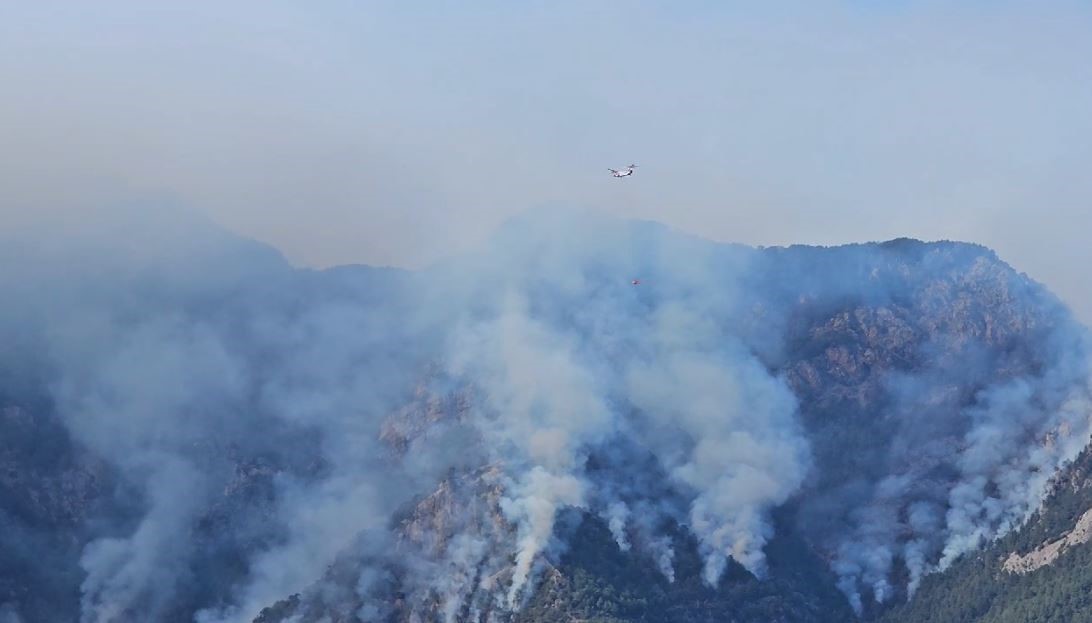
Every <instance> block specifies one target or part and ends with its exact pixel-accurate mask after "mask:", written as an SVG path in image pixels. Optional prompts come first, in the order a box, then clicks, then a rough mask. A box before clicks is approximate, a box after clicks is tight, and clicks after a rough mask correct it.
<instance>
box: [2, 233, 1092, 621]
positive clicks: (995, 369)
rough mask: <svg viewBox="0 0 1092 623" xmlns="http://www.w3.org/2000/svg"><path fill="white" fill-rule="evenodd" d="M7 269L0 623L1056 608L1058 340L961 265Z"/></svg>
mask: <svg viewBox="0 0 1092 623" xmlns="http://www.w3.org/2000/svg"><path fill="white" fill-rule="evenodd" d="M181 226H184V228H185V230H186V233H187V235H186V236H178V235H177V233H178V230H179V227H181ZM118 231H122V232H123V233H126V234H128V233H131V232H132V231H140V232H142V233H144V234H146V235H145V236H143V237H142V238H140V239H139V240H135V239H129V238H126V239H125V241H124V242H125V243H124V244H118V243H117V241H115V240H114V236H116V235H118V233H117V232H118ZM18 245H19V243H18V241H16V242H10V241H9V242H8V243H7V244H6V245H4V246H3V247H2V248H4V249H5V250H6V252H7V253H8V256H7V257H6V259H8V260H9V262H8V263H7V264H6V265H7V266H9V267H11V270H8V271H5V273H4V274H3V279H2V280H0V288H3V289H4V291H5V292H6V294H7V297H6V299H5V300H6V301H7V302H6V304H5V306H4V310H3V314H2V315H0V335H2V336H3V338H4V339H5V343H6V344H9V345H10V347H9V348H8V349H7V350H6V351H5V352H4V353H2V354H0V426H2V430H3V431H4V434H3V435H2V436H0V522H2V528H3V529H2V530H0V607H2V608H3V610H0V613H2V615H0V616H10V617H18V618H15V620H26V621H70V620H74V619H79V620H82V621H87V622H106V621H145V620H157V621H192V620H196V621H200V622H201V623H212V622H218V621H254V620H257V621H262V622H263V623H270V622H273V621H299V622H307V621H323V620H331V621H398V622H401V621H407V622H408V621H453V622H454V621H459V622H462V621H520V622H528V623H530V622H539V621H542V622H545V621H647V622H652V621H679V622H688V621H708V622H713V621H739V622H741V623H742V622H750V621H756V622H757V621H786V622H787V621H815V622H822V621H831V622H838V621H852V620H857V619H864V620H883V621H891V622H895V621H897V622H900V623H902V622H909V621H919V620H920V621H931V620H936V621H941V620H943V621H958V620H965V621H978V620H984V621H985V620H990V621H992V620H997V621H1015V620H1052V619H1049V618H1044V619H1038V618H1031V619H1021V618H1018V617H1019V616H1023V614H1021V613H1027V612H1042V611H1043V610H1037V609H1036V610H1032V608H1041V607H1045V606H1044V604H1047V603H1048V602H1047V601H1044V599H1043V597H1042V596H1043V595H1044V593H1046V592H1050V591H1060V592H1059V594H1063V593H1064V594H1071V595H1073V598H1072V599H1068V598H1067V599H1064V600H1063V599H1053V598H1051V599H1050V600H1049V605H1050V606H1051V607H1055V608H1062V609H1064V610H1057V611H1056V614H1055V615H1054V616H1061V613H1063V612H1064V613H1065V614H1066V615H1069V614H1071V613H1072V612H1078V610H1077V608H1080V607H1083V606H1081V605H1080V603H1078V602H1079V598H1078V595H1079V591H1076V590H1075V589H1074V590H1072V591H1070V592H1069V593H1065V591H1068V590H1070V589H1069V588H1064V590H1063V585H1064V586H1065V587H1069V586H1071V585H1075V583H1077V582H1079V581H1080V578H1081V575H1080V573H1079V568H1080V567H1079V565H1078V563H1079V562H1080V561H1081V560H1083V558H1081V557H1082V556H1084V555H1085V554H1083V553H1082V552H1085V551H1086V547H1085V546H1084V545H1082V544H1080V543H1078V542H1077V541H1078V540H1079V539H1078V538H1077V536H1072V537H1071V536H1070V534H1073V533H1072V532H1067V531H1072V530H1074V529H1075V528H1079V527H1080V525H1079V524H1080V520H1081V517H1082V513H1084V511H1086V510H1087V509H1088V505H1087V504H1086V502H1087V500H1086V499H1085V497H1084V496H1086V495H1087V493H1086V489H1087V487H1085V485H1084V483H1085V480H1086V477H1085V475H1084V474H1086V473H1087V465H1086V463H1087V461H1088V460H1089V459H1088V458H1087V454H1084V455H1080V458H1079V459H1078V455H1079V454H1080V452H1081V450H1082V449H1083V448H1084V447H1085V446H1086V445H1087V442H1088V437H1089V414H1090V409H1089V407H1088V405H1089V402H1088V384H1087V379H1088V367H1087V354H1086V347H1085V333H1084V330H1083V328H1081V327H1080V326H1079V325H1078V324H1077V323H1076V322H1075V321H1074V320H1073V319H1072V318H1071V317H1070V315H1069V313H1068V312H1067V311H1066V309H1065V308H1064V307H1063V306H1062V305H1061V304H1060V303H1058V301H1057V300H1056V299H1055V298H1054V297H1053V296H1051V295H1050V294H1049V293H1048V292H1046V291H1045V290H1044V289H1043V288H1042V287H1040V286H1039V285H1038V284H1036V283H1034V282H1033V281H1031V280H1029V279H1028V278H1027V277H1025V276H1023V275H1021V274H1019V273H1017V272H1016V271H1014V270H1013V269H1012V268H1010V267H1009V266H1008V265H1007V264H1005V263H1004V262H1002V261H1001V260H1000V259H998V258H997V257H996V255H994V254H993V253H992V252H991V251H989V250H988V249H986V248H984V247H981V246H977V245H971V244H963V243H952V242H937V243H923V242H919V241H914V240H907V239H900V240H895V241H890V242H886V243H875V244H860V245H848V246H842V247H832V248H819V247H803V246H794V247H786V248H763V249H753V248H748V247H742V246H737V245H720V244H714V243H711V242H708V241H704V240H700V239H697V238H693V237H689V236H684V235H681V234H679V233H677V232H673V231H670V230H667V229H666V228H663V227H660V226H658V225H655V224H651V223H640V222H624V221H616V220H613V219H609V218H605V217H601V216H596V215H589V214H560V215H559V214H548V215H543V214H539V215H532V216H528V217H525V218H522V219H517V220H515V221H513V222H511V223H509V224H508V225H506V226H505V227H504V228H503V229H502V230H501V231H500V232H499V233H498V234H497V236H496V237H495V238H494V239H492V240H491V241H490V242H489V243H487V244H486V245H484V246H483V248H482V249H480V250H479V251H477V252H475V253H472V254H467V255H464V256H461V257H457V258H454V259H452V260H451V261H449V262H445V263H444V264H442V265H440V266H436V267H433V268H430V269H427V270H423V271H417V272H407V271H398V270H390V269H374V268H368V267H342V268H338V269H333V270H327V271H308V270H300V269H294V268H291V267H290V266H288V265H287V264H286V263H284V262H283V261H282V260H280V258H279V257H278V256H277V255H276V254H275V253H273V252H271V251H270V250H268V249H266V248H263V247H261V246H260V245H254V244H253V243H248V242H245V241H238V240H235V239H233V238H231V237H230V236H227V235H225V234H223V233H222V232H218V231H217V230H215V228H212V227H211V226H208V225H206V224H201V223H190V222H186V223H183V224H182V225H175V226H172V227H170V228H161V229H159V230H156V231H152V232H150V233H149V232H148V231H147V230H146V229H141V228H140V227H137V228H136V229H135V230H134V229H128V230H109V231H105V230H104V232H103V233H102V237H101V238H93V239H82V240H79V241H76V243H73V244H64V245H52V246H49V245H34V246H28V245H25V244H24V245H23V246H21V247H20V246H18ZM633 280H639V283H638V284H634V283H633ZM1049 492H1053V493H1050V497H1049V499H1048V502H1047V505H1046V506H1045V507H1044V509H1043V510H1042V511H1041V512H1040V513H1039V514H1037V515H1034V516H1032V519H1031V520H1030V522H1029V523H1028V524H1027V525H1026V526H1025V527H1023V528H1021V529H1019V530H1016V531H1012V529H1013V528H1014V527H1018V526H1020V525H1022V524H1023V522H1024V521H1025V519H1027V518H1028V517H1029V516H1031V515H1032V514H1033V513H1034V512H1035V511H1036V509H1038V508H1039V507H1040V503H1041V501H1042V500H1043V497H1044V495H1047V494H1048V493H1049ZM1076 534H1077V535H1078V536H1079V534H1080V532H1079V530H1078V532H1077V533H1076ZM997 538H1000V540H999V541H997V542H996V543H993V544H991V542H993V540H994V539H997ZM1058 539H1063V540H1064V539H1070V540H1069V541H1066V543H1067V544H1066V546H1065V547H1062V546H1057V547H1054V549H1053V550H1050V551H1055V550H1057V551H1059V552H1060V555H1059V556H1058V557H1057V559H1056V560H1054V561H1053V562H1051V563H1050V564H1048V565H1044V566H1041V567H1039V568H1037V569H1035V570H1032V571H1028V572H1025V573H1016V572H1013V573H1010V572H1006V571H1004V570H1003V569H1002V568H1001V565H1002V564H1003V563H1004V561H1005V560H1009V556H1010V554H1012V553H1013V552H1015V553H1016V554H1017V556H1018V558H1013V559H1012V560H1013V562H1011V563H1010V567H1013V568H1016V567H1020V568H1021V569H1026V568H1028V567H1029V566H1031V565H1035V564H1038V562H1037V561H1039V560H1041V559H1042V557H1043V556H1042V555H1040V554H1042V552H1040V553H1039V554H1036V555H1035V556H1033V557H1032V558H1024V557H1023V556H1025V555H1028V554H1032V553H1035V552H1037V551H1038V549H1037V548H1040V547H1042V546H1044V544H1045V545H1050V544H1051V543H1052V542H1054V541H1057V540H1058ZM1044 551H1046V550H1044ZM1046 555H1048V556H1049V552H1048V554H1046ZM1028 561H1031V562H1028ZM945 569H946V570H945ZM941 570H945V571H943V572H940V571H941ZM1050 578H1055V579H1056V580H1055V579H1050ZM1052 582H1053V583H1052ZM1048 585H1049V586H1050V588H1049V589H1048V588H1045V587H1047V586H1048ZM910 594H913V598H911V599H910V601H909V602H908V603H905V602H906V600H907V598H908V596H909V595H910ZM971 596H973V599H972V598H971ZM904 603H905V605H904ZM976 604H977V605H976ZM1036 604H1039V605H1036ZM984 605H985V606H988V607H987V608H986V610H982V609H981V608H982V607H983V606H984ZM987 612H988V616H991V617H995V618H976V617H981V616H984V615H985V613H987ZM1013 616H1016V617H1017V618H1012V617H1013ZM930 617H932V618H930ZM952 617H956V618H952ZM960 617H961V618H960ZM998 617H1000V618H998ZM1004 617H1008V618H1004ZM1056 620H1079V619H1073V618H1069V619H1066V618H1064V617H1063V618H1057V619H1056Z"/></svg>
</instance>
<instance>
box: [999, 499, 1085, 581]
mask: <svg viewBox="0 0 1092 623" xmlns="http://www.w3.org/2000/svg"><path fill="white" fill-rule="evenodd" d="M1089 539H1092V509H1089V510H1087V511H1085V513H1084V514H1083V515H1081V517H1080V519H1078V520H1077V524H1076V525H1075V526H1073V529H1072V530H1069V531H1067V532H1066V533H1065V534H1063V535H1062V537H1061V538H1059V539H1057V540H1054V541H1051V542H1050V543H1046V544H1044V545H1042V546H1040V547H1038V548H1036V549H1034V550H1032V551H1030V552H1028V553H1026V554H1018V553H1016V552H1013V553H1011V554H1009V556H1008V558H1006V559H1005V562H1004V563H1002V564H1001V568H1002V569H1003V570H1004V571H1007V572H1009V573H1031V572H1032V571H1035V570H1036V569H1039V568H1040V567H1045V566H1046V565H1049V564H1051V563H1053V562H1054V561H1055V560H1057V559H1058V556H1060V555H1061V554H1062V553H1064V552H1065V550H1066V549H1067V548H1070V547H1073V546H1076V545H1083V544H1085V543H1087V542H1088V541H1089Z"/></svg>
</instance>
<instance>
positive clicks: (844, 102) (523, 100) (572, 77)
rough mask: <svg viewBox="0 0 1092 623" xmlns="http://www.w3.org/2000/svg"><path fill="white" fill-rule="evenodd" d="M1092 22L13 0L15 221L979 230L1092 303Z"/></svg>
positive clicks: (10, 69) (11, 180) (3, 179)
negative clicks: (127, 212) (167, 210)
mask: <svg viewBox="0 0 1092 623" xmlns="http://www.w3.org/2000/svg"><path fill="white" fill-rule="evenodd" d="M1089 33H1092V4H1090V3H1079V2H1040V3H1032V2H963V3H956V2H911V1H900V2H864V1H852V2H849V1H843V2H835V1H825V0H820V1H817V2H763V3H757V2H756V3H733V2H698V1H689V2H671V3H667V2H662V3H650V2H634V1H632V0H631V1H629V2H614V1H602V2H576V1H568V0H562V1H558V2H519V3H514V2H421V3H396V2H348V1H344V2H314V3H306V4H305V3H288V2H234V3H230V4H226V3H195V2H171V1H164V2H156V3H148V2H137V1H135V0H130V1H115V2H110V1H106V2H96V3H75V2H36V3H27V2H14V1H2V0H0V81H2V82H0V83H2V84H4V85H5V86H4V97H3V98H0V142H2V144H3V145H4V149H3V150H0V210H3V211H4V213H5V214H4V215H5V216H10V218H5V219H4V220H5V221H8V222H11V223H14V222H19V221H21V220H26V219H33V218H34V217H35V215H41V214H43V213H51V212H55V213H65V214H78V215H90V214H92V212H91V210H93V208H94V207H95V206H99V205H106V204H109V203H111V202H118V201H127V200H131V199H132V198H134V197H158V198H163V199H165V200H169V201H172V202H176V203H180V204H183V205H188V206H191V207H194V208H196V209H199V210H202V211H204V212H206V213H208V214H210V215H211V216H212V217H213V218H214V219H216V220H217V221H218V222H220V223H222V224H224V225H225V226H227V227H229V228H231V229H234V230H236V231H239V232H242V233H244V234H246V235H250V236H253V237H255V238H258V239H260V240H264V241H267V242H270V243H272V244H274V245H275V246H277V247H278V248H280V249H282V250H283V251H284V252H285V253H286V254H287V255H288V257H289V258H290V259H291V260H292V261H294V262H296V263H299V264H309V265H329V264H336V263H345V262H369V263H380V264H396V265H405V266H421V265H423V264H427V263H429V262H432V261H436V260H438V259H440V258H442V257H444V256H446V255H449V254H451V253H455V252H457V251H458V250H459V249H462V248H465V247H467V246H470V245H473V244H475V243H476V242H477V241H479V240H481V239H482V238H483V237H484V236H487V235H488V234H489V232H490V231H492V230H493V228H495V227H496V225H497V223H499V222H500V221H502V220H503V219H505V218H507V217H508V216H510V215H512V214H515V213H518V212H520V211H523V210H526V209H530V208H535V207H540V206H543V205H551V204H556V203H564V204H570V205H576V206H590V207H598V208H602V209H604V210H608V211H610V212H613V213H616V214H620V215H624V216H633V217H639V218H651V219H655V220H659V221H662V222H665V223H668V224H670V225H673V226H675V227H678V228H680V229H683V230H687V231H691V232H695V233H698V234H701V235H704V236H707V237H711V238H714V239H718V240H726V241H738V242H744V243H750V244H766V245H769V244H789V243H795V242H801V243H816V244H835V243H840V242H850V241H860V240H875V239H886V238H892V237H896V236H904V235H905V236H916V237H922V238H926V239H939V238H954V239H964V240H973V241H976V242H981V243H984V244H987V245H990V246H992V247H994V248H996V249H997V250H998V251H999V252H1000V253H1001V255H1002V257H1004V258H1005V259H1007V260H1009V261H1010V262H1011V263H1012V264H1014V265H1015V266H1016V267H1017V268H1018V269H1021V270H1024V271H1027V272H1028V273H1029V274H1031V275H1032V276H1033V277H1035V278H1037V279H1039V280H1041V281H1044V282H1046V283H1047V284H1048V285H1049V286H1051V287H1052V288H1053V289H1054V290H1055V291H1057V292H1058V293H1060V294H1061V295H1062V297H1063V298H1064V299H1065V300H1067V301H1068V302H1070V304H1071V305H1073V306H1074V307H1075V308H1076V309H1077V310H1078V311H1079V312H1080V313H1081V315H1082V317H1083V318H1085V319H1086V320H1092V292H1090V291H1089V289H1088V288H1087V287H1086V285H1085V280H1084V272H1085V268H1084V267H1085V266H1087V265H1088V264H1089V263H1092V246H1090V245H1088V244H1087V241H1086V236H1087V234H1086V232H1088V231H1092V210H1090V204H1092V176H1090V175H1089V173H1088V171H1089V163H1090V162H1092V115H1090V114H1089V113H1088V111H1089V110H1092V64H1090V63H1089V62H1088V61H1087V59H1089V58H1092V37H1089V36H1088V35H1089ZM631 161H632V162H637V163H639V164H640V165H642V166H641V168H640V169H639V172H638V175H636V176H635V177H634V178H633V179H630V180H625V181H624V182H619V181H617V180H612V179H610V178H608V177H605V173H606V171H605V169H606V167H610V166H615V167H616V166H620V165H624V164H627V163H629V162H631ZM82 217H83V216H81V218H82Z"/></svg>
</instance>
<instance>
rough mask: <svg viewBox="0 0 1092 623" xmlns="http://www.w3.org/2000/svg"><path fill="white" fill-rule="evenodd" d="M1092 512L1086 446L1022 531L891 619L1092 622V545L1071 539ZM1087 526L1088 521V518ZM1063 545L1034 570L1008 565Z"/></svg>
mask: <svg viewBox="0 0 1092 623" xmlns="http://www.w3.org/2000/svg"><path fill="white" fill-rule="evenodd" d="M1090 510H1092V451H1090V450H1085V451H1084V452H1083V453H1082V454H1081V456H1080V457H1079V458H1078V459H1077V460H1076V461H1075V462H1074V463H1073V464H1072V465H1070V466H1068V467H1067V468H1066V469H1064V470H1063V471H1062V472H1061V473H1060V474H1059V475H1058V477H1057V478H1056V480H1055V482H1054V483H1053V487H1052V492H1051V494H1050V496H1049V497H1048V498H1047V500H1046V502H1045V503H1044V505H1043V508H1042V509H1041V510H1040V511H1038V512H1036V513H1035V514H1034V515H1033V516H1032V517H1031V518H1030V519H1029V520H1028V522H1027V524H1026V525H1024V526H1022V527H1021V528H1020V529H1018V530H1015V531H1014V532H1012V533H1011V534H1009V535H1007V536H1005V537H1003V538H1001V539H999V540H998V541H996V542H994V543H991V544H990V545H988V546H987V547H985V548H983V549H982V550H981V551H979V552H975V553H971V554H967V555H966V556H964V557H963V558H962V559H960V560H959V561H957V562H956V563H955V564H953V565H952V567H951V568H949V569H948V570H946V571H945V572H943V573H939V574H936V575H932V576H929V577H927V578H926V579H925V581H924V582H923V583H922V585H921V589H920V590H919V591H918V592H917V593H916V594H915V595H914V597H913V599H911V600H910V601H909V603H907V604H905V605H900V606H897V607H895V608H894V609H892V610H891V611H890V612H889V613H887V614H886V615H885V616H884V617H882V618H881V621H883V622H885V623H941V622H945V623H947V622H960V623H1022V622H1030V621H1036V622H1039V621H1042V622H1044V623H1063V622H1066V623H1067V622H1070V621H1089V620H1092V597H1090V596H1092V545H1090V544H1089V543H1088V541H1087V534H1084V535H1083V538H1078V539H1071V540H1070V542H1069V543H1066V540H1067V537H1069V536H1070V535H1073V533H1074V531H1075V528H1077V527H1078V525H1079V524H1081V523H1082V522H1081V519H1082V518H1085V517H1087V513H1088V512H1089V511H1090ZM1084 523H1087V519H1085V522H1084ZM1058 543H1063V544H1064V545H1063V546H1062V547H1061V548H1059V550H1060V551H1059V552H1058V555H1057V557H1053V556H1050V557H1046V558H1044V559H1042V560H1040V561H1039V562H1040V564H1041V565H1042V566H1039V567H1037V568H1035V569H1034V570H1030V571H1027V572H1020V571H1014V570H1010V569H1008V568H1006V562H1007V561H1009V560H1010V559H1011V558H1013V557H1014V556H1027V555H1029V554H1033V553H1035V552H1040V553H1042V552H1043V551H1044V550H1045V549H1046V548H1050V550H1049V551H1053V548H1051V547H1050V546H1051V545H1055V544H1058Z"/></svg>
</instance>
